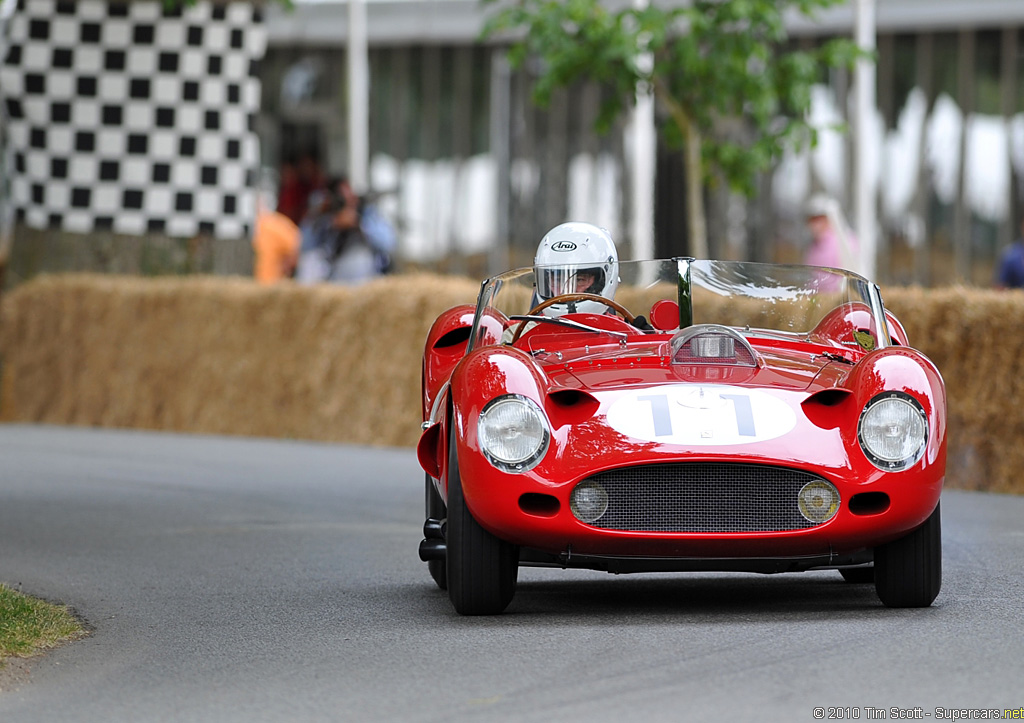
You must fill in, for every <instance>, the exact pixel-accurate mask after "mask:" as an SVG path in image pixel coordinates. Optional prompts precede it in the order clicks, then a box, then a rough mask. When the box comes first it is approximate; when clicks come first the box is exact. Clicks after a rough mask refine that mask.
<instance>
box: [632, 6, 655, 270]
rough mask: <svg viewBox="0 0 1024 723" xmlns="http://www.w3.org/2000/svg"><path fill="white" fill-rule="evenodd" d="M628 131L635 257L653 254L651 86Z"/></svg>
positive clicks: (647, 62) (646, 57) (644, 60)
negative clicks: (630, 156)
mask: <svg viewBox="0 0 1024 723" xmlns="http://www.w3.org/2000/svg"><path fill="white" fill-rule="evenodd" d="M648 3H649V0H634V2H633V6H634V7H635V8H637V9H640V10H642V9H644V8H645V7H647V5H648ZM653 63H654V58H653V57H652V56H651V54H650V53H644V54H643V55H641V57H640V58H639V59H638V64H639V65H640V67H642V68H647V67H651V66H652V65H653ZM627 133H628V134H629V136H630V139H629V140H631V141H632V143H631V146H632V151H633V155H632V160H633V163H632V166H631V168H630V172H631V176H632V183H631V184H630V188H631V190H632V203H631V204H630V208H631V209H632V215H631V218H630V219H629V235H630V237H631V238H632V240H633V258H634V259H653V258H654V192H655V179H656V175H657V155H658V141H657V131H656V129H655V121H654V94H653V93H652V92H651V90H650V89H649V88H646V89H638V90H637V95H636V107H635V108H634V109H633V113H632V117H631V118H630V123H629V124H628V126H627Z"/></svg>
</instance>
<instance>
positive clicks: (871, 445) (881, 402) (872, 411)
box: [857, 392, 928, 472]
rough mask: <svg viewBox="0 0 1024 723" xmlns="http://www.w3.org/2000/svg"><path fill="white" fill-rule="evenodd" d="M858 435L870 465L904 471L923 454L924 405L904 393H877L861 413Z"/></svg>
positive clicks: (926, 434) (925, 428)
mask: <svg viewBox="0 0 1024 723" xmlns="http://www.w3.org/2000/svg"><path fill="white" fill-rule="evenodd" d="M857 436H858V438H859V439H860V446H861V448H862V449H863V450H864V454H865V455H866V456H867V458H868V459H869V460H871V463H872V464H873V465H875V466H876V467H878V468H879V469H882V470H885V471H887V472H898V471H900V470H904V469H906V468H908V467H910V466H911V465H913V464H914V463H915V462H917V460H919V459H921V455H923V454H924V448H925V443H926V442H927V441H928V423H927V421H926V419H925V413H924V408H923V407H922V406H921V404H920V403H919V402H918V401H917V400H916V399H914V398H913V397H912V396H910V395H909V394H904V393H903V392H884V393H883V394H879V395H878V396H877V397H875V398H874V399H872V400H871V401H870V402H868V404H867V406H866V407H865V408H864V411H863V412H862V413H861V416H860V427H859V429H858V433H857Z"/></svg>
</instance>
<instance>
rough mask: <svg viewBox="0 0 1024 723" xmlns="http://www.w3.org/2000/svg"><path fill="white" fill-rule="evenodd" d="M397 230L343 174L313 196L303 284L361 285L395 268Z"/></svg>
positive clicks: (304, 226)
mask: <svg viewBox="0 0 1024 723" xmlns="http://www.w3.org/2000/svg"><path fill="white" fill-rule="evenodd" d="M395 243H396V238H395V231H394V229H393V228H392V227H391V224H389V223H388V222H387V220H385V218H384V217H383V216H382V215H381V214H380V212H379V211H378V210H377V208H376V207H375V206H374V205H373V204H372V203H370V202H368V201H367V200H366V199H365V198H360V197H359V196H357V195H356V193H355V192H354V191H353V190H352V186H351V185H350V184H349V182H348V179H347V178H345V177H340V178H336V179H333V180H332V181H331V182H329V183H328V186H327V189H326V190H325V191H323V192H320V193H315V194H313V195H312V196H311V204H310V210H309V213H308V214H307V216H306V218H305V220H304V221H303V223H302V251H301V254H300V256H299V268H298V271H297V274H296V278H297V279H298V280H299V281H301V282H303V283H316V282H319V281H332V282H336V283H342V284H357V283H361V282H363V281H366V280H368V279H371V278H373V277H375V276H379V275H380V274H384V273H387V272H388V271H390V269H391V254H392V253H393V252H394V250H395Z"/></svg>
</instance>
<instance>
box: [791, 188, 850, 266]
mask: <svg viewBox="0 0 1024 723" xmlns="http://www.w3.org/2000/svg"><path fill="white" fill-rule="evenodd" d="M807 227H808V228H809V229H810V231H811V245H810V247H809V248H808V249H807V253H806V254H805V256H804V263H806V264H808V265H810V266H827V267H829V268H834V269H855V268H856V259H857V238H856V237H855V236H854V235H853V232H852V231H850V229H849V228H848V227H847V225H846V223H844V221H843V216H842V211H841V209H840V208H839V203H838V202H837V201H836V200H835V199H832V198H829V197H827V196H822V195H817V196H813V197H812V198H811V199H810V201H808V202H807Z"/></svg>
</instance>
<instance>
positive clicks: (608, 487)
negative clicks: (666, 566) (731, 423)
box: [581, 462, 821, 532]
mask: <svg viewBox="0 0 1024 723" xmlns="http://www.w3.org/2000/svg"><path fill="white" fill-rule="evenodd" d="M820 479H821V478H820V477H818V476H817V475H814V474H811V473H809V472H804V471H801V470H795V469H787V468H785V467H771V466H766V465H755V464H734V463H719V462H681V463H673V464H652V465H644V466H638V467H623V468H620V469H614V470H609V471H607V472H601V473H599V474H596V475H593V476H591V477H588V478H587V480H584V483H586V482H590V483H597V484H599V485H600V486H601V487H603V488H604V490H605V491H606V492H607V493H608V510H607V512H605V513H604V514H603V515H602V516H601V517H600V518H599V519H597V520H596V521H594V522H591V523H590V524H591V525H592V526H594V527H599V528H602V529H606V530H627V531H631V532H781V531H784V530H802V529H806V528H809V527H815V526H816V524H819V523H815V522H811V521H809V520H807V519H806V518H805V517H804V516H803V515H802V514H800V509H799V507H798V506H797V494H798V493H799V492H800V490H801V489H802V488H803V487H804V485H806V484H807V483H809V482H814V481H816V480H820ZM581 484H582V483H581Z"/></svg>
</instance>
